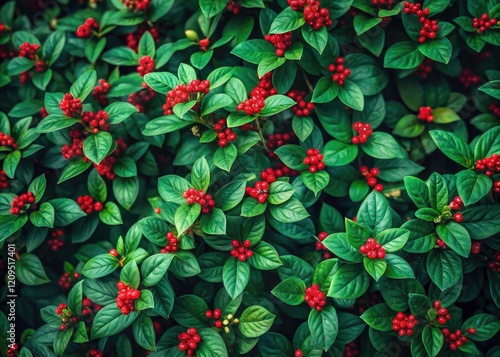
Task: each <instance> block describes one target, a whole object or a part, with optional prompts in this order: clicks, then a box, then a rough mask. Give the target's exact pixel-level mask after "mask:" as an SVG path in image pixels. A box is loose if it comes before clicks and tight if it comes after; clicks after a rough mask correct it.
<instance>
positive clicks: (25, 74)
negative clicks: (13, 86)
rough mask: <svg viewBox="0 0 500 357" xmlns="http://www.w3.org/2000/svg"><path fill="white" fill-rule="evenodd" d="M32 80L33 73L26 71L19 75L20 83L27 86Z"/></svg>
mask: <svg viewBox="0 0 500 357" xmlns="http://www.w3.org/2000/svg"><path fill="white" fill-rule="evenodd" d="M30 78H31V73H30V72H28V71H26V72H23V73H21V74H20V75H19V83H20V84H25V83H26V82H27V81H28V80H29V79H30Z"/></svg>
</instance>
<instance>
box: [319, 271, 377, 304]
mask: <svg viewBox="0 0 500 357" xmlns="http://www.w3.org/2000/svg"><path fill="white" fill-rule="evenodd" d="M370 280H371V279H370V275H369V274H368V273H367V272H366V271H365V269H364V268H363V266H362V265H361V264H348V265H344V266H343V267H341V268H340V269H339V270H337V272H335V274H334V275H333V280H332V284H331V285H330V290H329V291H328V296H331V297H333V298H337V299H356V298H358V297H360V296H361V295H363V294H364V293H365V292H366V290H368V287H369V286H370Z"/></svg>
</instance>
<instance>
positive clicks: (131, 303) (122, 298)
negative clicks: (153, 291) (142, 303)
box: [116, 281, 141, 315]
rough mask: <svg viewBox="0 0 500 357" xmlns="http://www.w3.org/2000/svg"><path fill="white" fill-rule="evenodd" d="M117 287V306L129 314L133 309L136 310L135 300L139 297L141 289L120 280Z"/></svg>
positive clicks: (125, 313)
mask: <svg viewBox="0 0 500 357" xmlns="http://www.w3.org/2000/svg"><path fill="white" fill-rule="evenodd" d="M116 287H117V288H118V296H117V298H116V306H118V308H119V309H120V311H121V312H122V314H123V315H128V314H130V312H131V311H135V301H136V300H137V299H139V297H140V296H141V292H140V291H139V290H135V289H132V288H131V287H130V286H128V285H127V284H125V283H124V282H123V281H119V282H118V283H117V284H116Z"/></svg>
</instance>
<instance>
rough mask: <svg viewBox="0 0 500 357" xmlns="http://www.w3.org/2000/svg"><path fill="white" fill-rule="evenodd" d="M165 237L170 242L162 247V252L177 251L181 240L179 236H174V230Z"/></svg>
mask: <svg viewBox="0 0 500 357" xmlns="http://www.w3.org/2000/svg"><path fill="white" fill-rule="evenodd" d="M165 237H166V239H167V241H168V243H167V245H166V246H165V247H164V248H162V249H160V253H171V252H177V249H178V248H179V247H178V246H177V245H178V244H179V240H178V239H177V237H176V236H174V234H173V233H172V232H168V233H167V235H166V236H165Z"/></svg>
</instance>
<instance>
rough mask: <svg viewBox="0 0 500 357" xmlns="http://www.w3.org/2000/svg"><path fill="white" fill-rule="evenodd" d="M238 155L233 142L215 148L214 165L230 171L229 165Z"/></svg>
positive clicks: (231, 164)
mask: <svg viewBox="0 0 500 357" xmlns="http://www.w3.org/2000/svg"><path fill="white" fill-rule="evenodd" d="M237 156H238V149H236V146H234V144H232V143H230V144H229V145H228V146H226V147H219V148H218V149H217V150H215V153H214V156H213V160H214V164H215V166H217V167H218V168H219V169H221V170H224V171H228V172H229V171H230V170H231V167H232V166H233V164H234V161H235V160H236V157H237Z"/></svg>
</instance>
